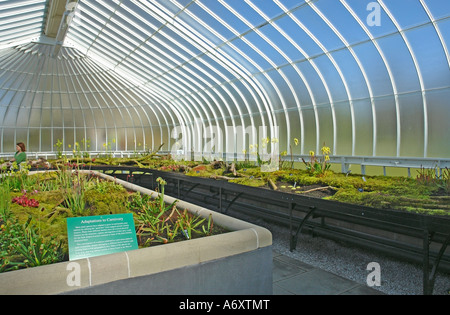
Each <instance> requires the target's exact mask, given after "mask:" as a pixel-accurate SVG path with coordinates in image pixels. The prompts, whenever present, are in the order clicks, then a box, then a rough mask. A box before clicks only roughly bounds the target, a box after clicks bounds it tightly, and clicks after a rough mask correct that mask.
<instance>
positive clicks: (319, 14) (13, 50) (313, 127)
mask: <svg viewBox="0 0 450 315" xmlns="http://www.w3.org/2000/svg"><path fill="white" fill-rule="evenodd" d="M62 1H63V0H62ZM52 3H55V2H50V1H47V0H20V1H18V0H8V1H1V0H0V113H3V115H2V120H1V121H0V122H1V124H0V134H2V135H7V136H8V137H11V136H12V137H13V139H11V140H10V139H8V141H10V142H11V143H13V142H12V140H15V139H16V138H17V137H23V135H27V134H30V130H35V129H38V128H43V129H42V130H41V132H40V134H41V135H42V136H45V139H40V138H38V139H37V140H35V138H32V137H30V136H27V137H28V139H27V141H28V142H30V141H37V142H38V144H36V145H34V144H33V145H34V146H35V147H36V148H40V149H42V148H52V144H50V143H49V141H50V140H47V138H48V139H53V140H54V139H57V138H58V137H66V139H65V140H66V141H73V140H75V139H78V138H79V137H80V134H82V135H83V136H91V137H92V138H93V139H92V143H93V147H95V148H101V145H102V144H103V143H105V142H108V141H110V140H111V137H115V138H117V139H118V140H119V139H120V144H118V146H119V147H120V149H124V150H128V149H133V148H136V146H137V143H135V142H136V141H142V142H146V143H145V144H144V143H143V144H142V145H147V147H154V146H155V145H156V146H158V145H159V144H158V143H156V144H154V143H148V141H152V142H153V141H157V142H159V141H160V143H162V142H164V143H166V144H167V143H168V144H170V143H171V142H173V141H172V140H173V139H170V129H171V126H175V125H177V126H178V125H183V126H186V130H184V131H186V133H187V134H191V133H192V131H193V130H192V128H193V127H191V126H192V125H193V121H194V120H195V119H196V118H198V119H200V121H201V123H202V124H204V125H205V126H211V125H219V126H221V127H225V125H226V124H229V125H233V126H234V127H238V126H239V124H254V125H253V126H254V127H258V126H259V125H267V124H270V123H276V124H279V126H280V127H281V128H282V129H283V132H284V133H285V134H283V135H281V137H280V145H281V146H286V145H287V143H288V142H289V141H287V139H284V138H286V137H287V138H289V137H292V136H293V135H294V134H295V135H296V136H297V137H298V138H300V139H301V145H300V146H299V148H298V150H299V153H306V154H307V153H308V150H309V149H312V150H319V149H320V147H318V146H320V145H321V144H322V143H323V141H326V142H327V144H328V143H329V144H330V146H332V147H333V151H334V152H339V153H342V154H350V155H355V154H368V155H370V154H373V155H376V154H385V153H386V152H387V153H389V154H396V155H398V156H401V155H411V154H412V155H420V154H421V153H424V155H426V154H427V152H431V153H432V154H436V153H435V151H436V150H435V149H434V148H437V145H436V143H438V142H439V141H441V142H442V139H436V136H435V135H436V131H437V130H438V129H436V128H438V127H435V126H431V120H430V119H428V118H427V115H426V114H427V111H428V114H429V115H430V116H429V117H436V116H437V115H438V114H437V113H436V112H435V109H436V108H441V107H442V106H443V105H439V106H436V105H435V102H437V100H436V99H437V98H438V96H439V95H447V94H448V93H447V92H448V91H449V90H450V68H449V65H450V54H449V52H448V42H449V41H450V26H449V25H450V22H449V20H450V19H449V17H450V4H449V2H448V1H443V0H307V1H306V0H272V1H269V0H154V1H142V0H79V5H78V8H77V11H76V12H77V15H76V17H77V18H76V19H74V20H72V23H70V24H69V27H68V30H67V35H66V37H65V42H64V43H65V45H63V47H60V43H57V42H56V41H55V40H52V39H51V38H45V36H41V35H42V34H43V30H45V27H46V25H47V26H48V25H53V26H52V31H54V28H57V27H58V21H57V20H56V21H55V20H53V21H52V18H53V17H52V16H53V15H52V14H50V12H53V11H52V10H59V11H58V13H59V14H60V15H62V14H63V13H64V12H61V11H62V10H64V8H57V7H55V6H51V4H52ZM47 11H48V12H47ZM378 21H379V22H380V23H379V24H377V23H375V22H378ZM49 22H53V24H48V23H49ZM61 30H64V29H63V28H62V29H61ZM59 48H61V49H59ZM57 54H59V55H57ZM435 91H439V93H438V92H435ZM410 102H411V104H413V105H411V107H409V106H410V105H409V103H410ZM438 103H439V102H438ZM444 103H445V100H441V102H440V103H439V104H444ZM409 108H411V110H412V111H414V112H415V113H420V115H421V116H419V118H415V119H412V118H411V117H412V115H414V113H412V112H411V113H410V112H408V110H409ZM383 113H390V114H391V115H392V117H393V118H390V119H386V120H383V121H380V120H381V119H380V118H379V117H380V115H381V116H382V115H383ZM375 114H376V115H375ZM33 115H34V116H33ZM433 115H434V116H433ZM4 116H7V117H8V119H9V118H11V119H13V120H14V119H15V120H17V119H18V118H20V119H24V120H26V122H24V125H20V124H19V125H17V123H20V121H8V122H6V124H5V123H4ZM31 116H33V118H31ZM72 116H74V117H72ZM75 116H76V117H75ZM417 119H419V120H420V122H421V124H420V126H419V127H420V128H419V129H420V130H417V133H415V134H414V136H411V135H407V130H408V124H409V122H412V123H413V124H414V123H416V122H417ZM427 119H428V120H427ZM447 120H448V121H450V119H447ZM445 126H447V125H445V124H443V127H440V128H441V129H440V131H441V134H446V133H448V132H446V131H448V130H447V129H445V128H446V127H445ZM16 127H17V128H16ZM365 128H366V129H365ZM16 129H17V131H16ZM119 129H123V130H119ZM381 129H382V130H381ZM224 130H225V129H224ZM386 130H388V131H389V132H386ZM300 132H301V133H302V134H299V133H300ZM390 133H393V134H394V135H392V136H391V138H392V139H391V142H393V143H392V144H386V141H387V140H385V139H386V137H387V136H388V134H390ZM283 137H284V138H283ZM414 137H416V138H419V139H418V140H417V143H418V144H419V145H418V146H417V148H415V149H414V150H413V151H408V150H406V149H405V148H408V146H409V145H411V141H412V139H413V138H414ZM2 141H3V139H0V143H1V144H0V146H1V149H2V150H4V144H3V142H4V141H3V142H2ZM225 141H226V139H225ZM331 142H333V143H331ZM7 144H9V142H7ZM139 146H140V145H139ZM166 146H167V145H166ZM336 146H337V147H336ZM377 146H379V148H378V150H377ZM164 149H170V148H168V147H166V148H164ZM222 149H223V148H222ZM280 149H281V150H282V151H283V150H286V149H289V148H287V147H280ZM218 150H221V149H220V148H218ZM221 151H223V150H221Z"/></svg>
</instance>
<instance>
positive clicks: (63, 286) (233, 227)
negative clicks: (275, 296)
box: [0, 173, 272, 294]
mask: <svg viewBox="0 0 450 315" xmlns="http://www.w3.org/2000/svg"><path fill="white" fill-rule="evenodd" d="M99 176H101V177H104V178H109V179H112V180H115V181H116V182H117V183H120V184H122V185H124V186H125V187H126V188H127V189H131V190H135V191H140V192H141V193H143V194H153V195H155V196H156V195H157V193H156V192H154V191H152V190H149V189H145V188H142V187H140V186H137V185H134V184H132V183H128V182H126V181H123V180H120V179H114V178H112V177H110V176H108V175H105V174H101V173H99ZM174 200H175V199H174V198H173V197H170V196H167V195H166V196H165V198H164V201H165V202H167V203H172V202H173V201H174ZM177 206H178V207H179V208H182V209H188V210H189V211H190V212H192V213H195V214H197V215H199V216H201V217H204V218H208V217H209V215H210V214H212V216H213V220H214V222H215V224H217V225H220V226H222V227H224V228H225V229H227V230H229V231H230V232H228V233H224V234H220V235H215V236H209V237H204V238H199V239H191V240H186V241H182V242H178V243H170V244H165V245H161V246H156V247H148V248H144V249H138V250H133V251H128V252H121V253H117V254H111V255H104V256H98V257H92V258H86V259H80V260H76V261H68V262H62V263H56V264H51V265H45V266H41V267H34V268H28V269H22V270H17V271H10V272H6V273H2V274H0V294H271V293H272V248H271V245H272V236H271V233H270V232H269V231H268V230H266V229H264V228H262V227H259V226H257V225H254V224H250V223H247V222H244V221H241V220H237V219H234V218H231V217H229V216H226V215H223V214H221V213H218V212H214V211H211V210H209V209H206V208H203V207H200V206H196V205H194V204H190V203H187V202H184V201H181V200H180V201H179V202H178V203H177Z"/></svg>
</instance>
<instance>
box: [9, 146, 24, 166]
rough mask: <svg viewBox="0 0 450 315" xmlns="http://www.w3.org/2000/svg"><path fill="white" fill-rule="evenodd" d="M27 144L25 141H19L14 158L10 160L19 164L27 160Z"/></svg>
mask: <svg viewBox="0 0 450 315" xmlns="http://www.w3.org/2000/svg"><path fill="white" fill-rule="evenodd" d="M25 151H26V150H25V144H24V143H23V142H19V143H18V144H17V145H16V153H15V154H14V158H12V159H11V160H10V162H16V163H17V165H20V163H22V162H24V161H26V160H27V154H26V153H25Z"/></svg>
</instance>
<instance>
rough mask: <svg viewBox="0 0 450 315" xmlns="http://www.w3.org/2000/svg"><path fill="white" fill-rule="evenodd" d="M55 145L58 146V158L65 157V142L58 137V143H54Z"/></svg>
mask: <svg viewBox="0 0 450 315" xmlns="http://www.w3.org/2000/svg"><path fill="white" fill-rule="evenodd" d="M54 147H55V148H56V158H57V159H62V157H63V151H62V148H63V142H62V141H61V140H60V139H58V140H57V141H56V144H54Z"/></svg>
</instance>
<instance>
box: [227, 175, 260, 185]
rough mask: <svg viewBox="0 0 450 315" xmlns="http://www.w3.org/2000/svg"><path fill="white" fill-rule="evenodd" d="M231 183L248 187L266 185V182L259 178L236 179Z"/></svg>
mask: <svg viewBox="0 0 450 315" xmlns="http://www.w3.org/2000/svg"><path fill="white" fill-rule="evenodd" d="M229 182H230V183H235V184H240V185H246V186H251V187H262V186H265V185H266V181H265V180H262V179H258V178H247V177H238V178H236V179H232V180H229Z"/></svg>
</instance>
